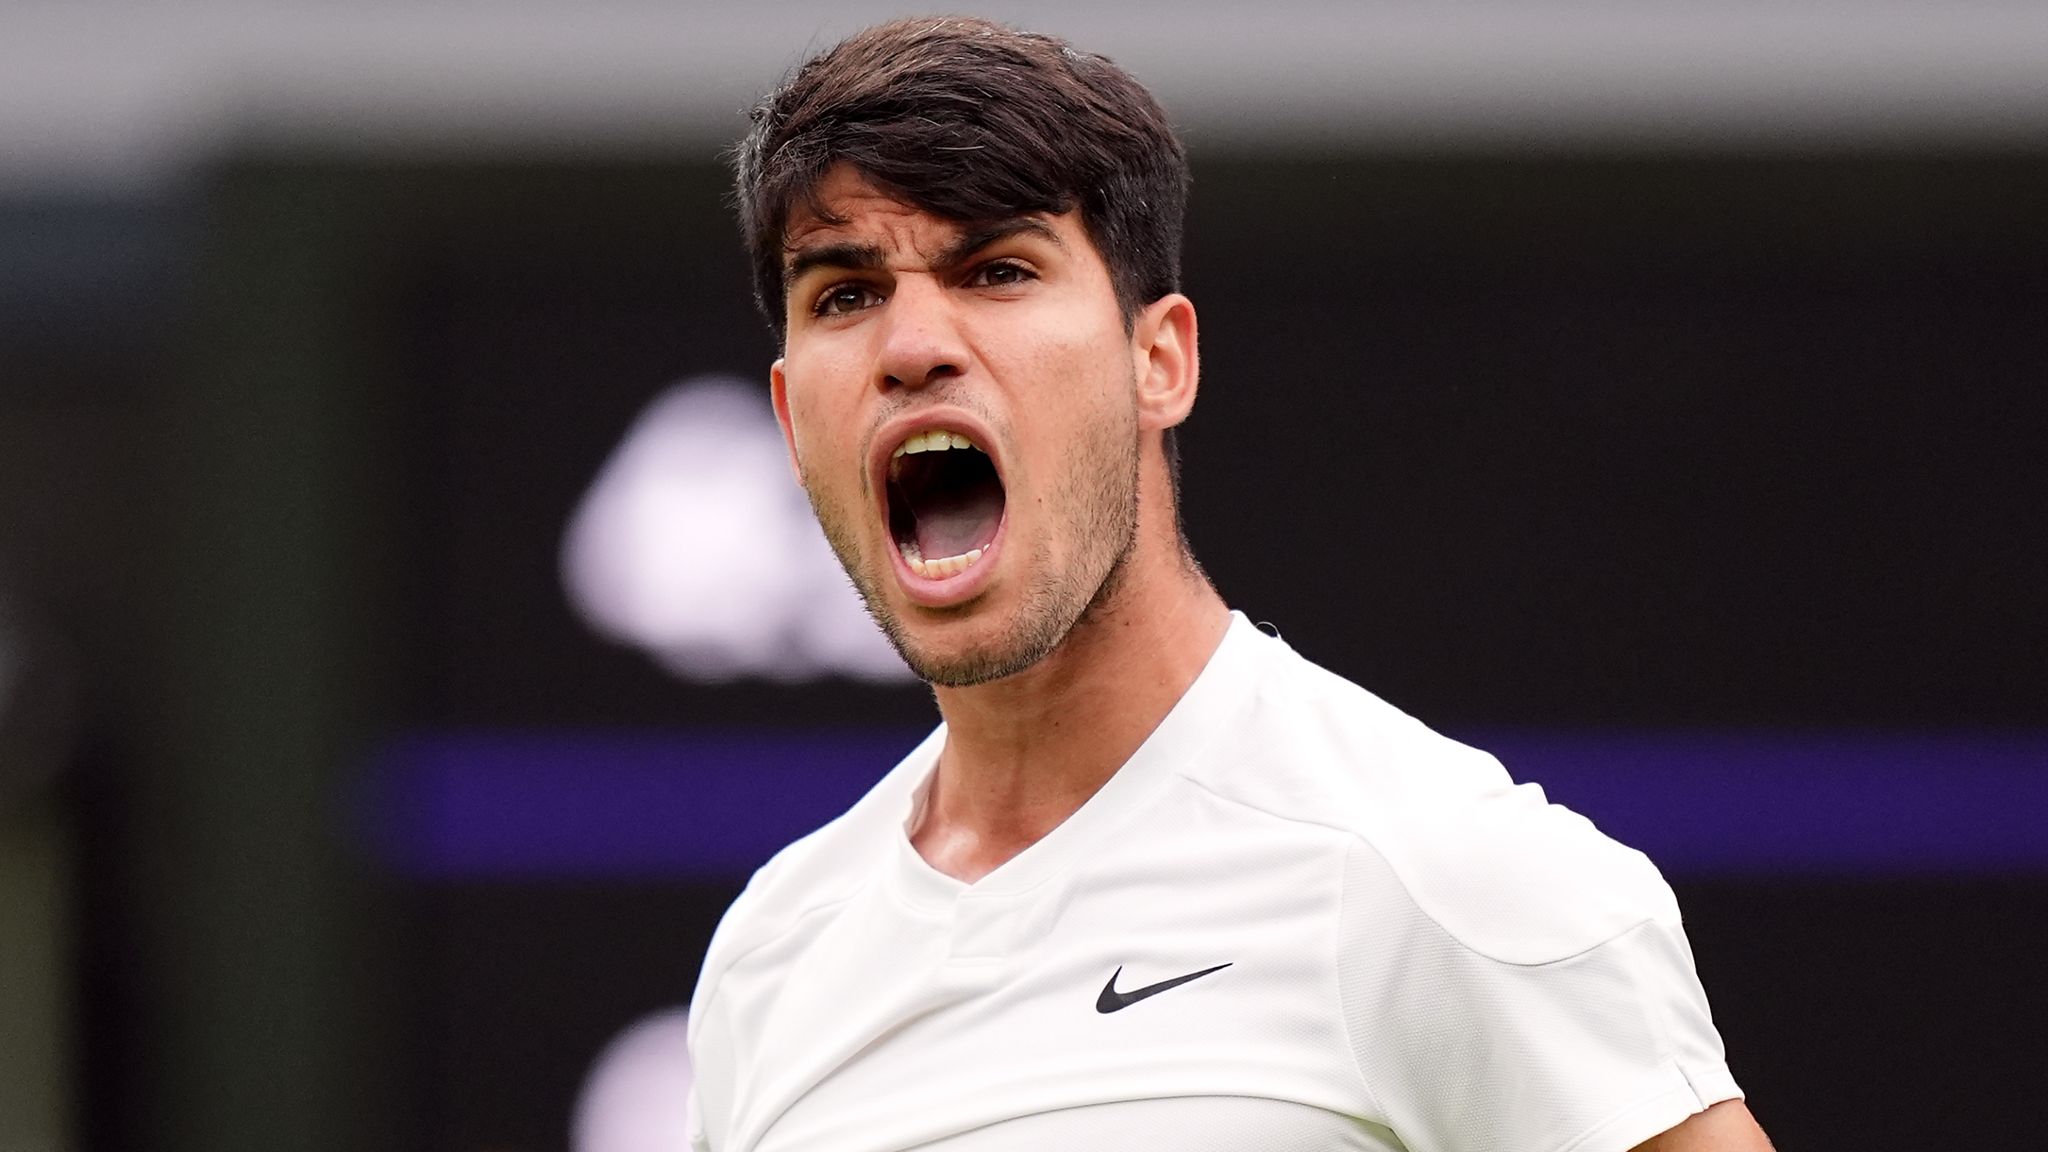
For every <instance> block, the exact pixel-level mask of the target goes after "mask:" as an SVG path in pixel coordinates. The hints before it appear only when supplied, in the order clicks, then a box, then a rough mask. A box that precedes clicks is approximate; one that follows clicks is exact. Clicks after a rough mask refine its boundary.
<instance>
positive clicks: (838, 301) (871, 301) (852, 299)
mask: <svg viewBox="0 0 2048 1152" xmlns="http://www.w3.org/2000/svg"><path fill="white" fill-rule="evenodd" d="M880 299H881V296H880V295H879V294H878V293H876V291H875V290H874V289H873V288H870V287H868V286H867V285H865V284H855V283H846V284H834V285H833V286H832V287H830V288H827V289H825V291H824V292H822V293H820V294H819V296H818V302H817V303H816V304H814V305H812V306H811V314H812V315H814V316H844V315H846V314H847V313H850V312H858V311H860V310H861V309H863V308H872V307H874V306H875V304H876V303H877V302H878V301H880Z"/></svg>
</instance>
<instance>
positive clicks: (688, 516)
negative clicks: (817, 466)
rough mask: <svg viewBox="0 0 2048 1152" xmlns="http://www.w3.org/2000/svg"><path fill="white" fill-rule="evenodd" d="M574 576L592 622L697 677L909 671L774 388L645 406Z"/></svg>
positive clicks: (721, 386) (702, 383)
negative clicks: (822, 516)
mask: <svg viewBox="0 0 2048 1152" xmlns="http://www.w3.org/2000/svg"><path fill="white" fill-rule="evenodd" d="M562 579H563V584H564V585H565V586H566V588H567V590H568V593H569V599H570V602H571V603H572V604H574V605H575V607H576V610H577V611H578V612H579V613H581V614H582V616H583V618H584V619H585V620H586V621H588V622H589V623H590V625H591V627H592V628H594V629H596V630H597V631H598V632H599V633H601V634H602V635H604V636H606V637H608V638H610V639H612V640H615V641H618V642H620V643H623V644H629V645H632V646H634V647H637V648H641V649H643V650H645V651H646V652H648V653H649V654H650V655H652V656H653V657H654V658H655V659H656V660H658V661H660V662H661V664H662V665H663V666H664V667H666V668H668V669H669V670H670V671H672V672H674V673H675V674H676V675H678V676H681V677H684V678H686V679H691V680H704V681H714V682H715V681H724V680H731V679H735V678H738V677H743V676H759V677H766V678H769V679H775V680H801V679H807V678H812V677H817V676H825V675H844V676H853V677H857V678H860V679H866V680H900V679H908V678H909V677H910V670H909V669H908V668H906V667H905V666H904V664H903V662H902V660H901V659H899V658H898V657H897V655H896V652H895V650H894V649H893V648H891V647H890V646H889V644H888V642H887V641H886V640H885V639H883V637H882V634H881V632H880V630H879V629H877V628H876V627H875V624H874V622H873V621H872V620H870V619H869V618H868V615H867V612H866V610H865V609H864V608H863V607H862V606H861V603H860V598H859V597H858V596H857V595H855V593H854V591H853V587H852V585H851V584H850V583H849V582H848V580H847V578H846V574H845V572H844V571H842V570H841V569H840V567H839V562H838V560H837V559H836V558H835V557H834V556H833V555H832V550H831V548H830V547H829V546H828V545H827V544H826V543H825V537H824V534H823V533H821V532H820V531H819V530H818V525H817V521H816V520H814V519H813V518H812V516H811V509H810V505H809V504H808V503H807V502H806V501H805V499H804V496H803V492H802V490H801V489H799V488H798V487H797V486H796V484H795V482H794V481H793V480H792V479H791V477H790V472H789V464H788V457H787V455H786V454H785V452H784V449H783V445H782V434H781V432H780V431H779V430H778V429H777V428H776V426H775V417H774V415H773V413H772V412H770V410H769V408H768V402H767V397H766V394H765V390H764V389H763V388H762V387H760V386H758V385H754V384H748V383H745V382H743V381H740V380H737V379H734V378H731V377H723V376H701V377H695V378H693V379H690V380H686V381H684V382H682V383H680V384H677V385H675V386H673V387H671V388H669V389H668V390H667V391H666V392H663V393H662V394H661V395H660V396H658V397H656V398H655V400H654V402H653V403H652V404H650V405H648V407H647V409H646V411H644V412H642V413H641V414H640V417H639V419H638V420H636V421H635V422H634V425H633V428H632V430H631V431H629V432H628V433H627V434H626V438H625V441H624V442H623V443H622V444H620V445H619V447H618V448H617V449H616V450H615V451H614V452H613V453H612V457H611V459H610V460H607V461H606V462H605V465H604V467H603V469H602V470H600V471H599V473H598V476H597V480H596V482H595V483H594V484H593V485H592V486H591V489H590V491H589V493H588V494H586V495H585V496H584V498H583V502H582V504H581V505H580V506H579V507H578V508H577V510H576V513H575V515H574V517H573V518H572V519H571V520H570V522H569V529H568V532H567V534H566V536H565V537H564V540H563V549H562Z"/></svg>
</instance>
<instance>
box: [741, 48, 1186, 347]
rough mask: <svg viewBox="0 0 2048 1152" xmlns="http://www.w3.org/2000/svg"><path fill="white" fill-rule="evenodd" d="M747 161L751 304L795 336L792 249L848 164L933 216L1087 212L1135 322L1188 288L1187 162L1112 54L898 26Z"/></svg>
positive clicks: (771, 101)
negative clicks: (1184, 279) (788, 262)
mask: <svg viewBox="0 0 2048 1152" xmlns="http://www.w3.org/2000/svg"><path fill="white" fill-rule="evenodd" d="M753 121H754V126H753V129H752V130H751V131H750V132H748V134H747V137H746V139H745V140H743V141H742V142H741V143H740V145H739V148H738V150H737V155H736V162H735V168H736V170H737V171H736V175H737V189H736V191H737V198H738V201H739V216H740V227H741V230H742V231H743V232H744V233H745V235H746V241H747V246H748V249H749V250H750V252H751V253H752V256H753V264H754V295H755V300H756V301H757V302H758V303H759V304H760V306H761V311H762V312H763V313H764V314H765V315H766V316H767V319H768V323H769V324H770V325H771V326H772V327H773V328H774V330H775V332H776V333H777V334H778V335H780V334H782V331H783V322H784V317H783V308H784V304H785V302H784V300H783V281H782V269H783V239H784V236H785V234H786V231H787V229H788V224H789V219H790V214H791V212H792V211H794V210H795V208H796V207H797V205H798V204H799V203H801V204H802V205H803V206H804V207H805V208H806V209H807V210H808V211H810V212H813V213H815V214H816V215H817V216H819V217H820V218H821V219H826V220H830V219H831V217H830V215H829V214H828V213H826V212H825V211H824V210H823V206H822V205H821V204H819V203H818V200H817V189H818V185H819V183H820V182H821V181H822V180H823V179H824V176H825V173H826V172H827V170H829V169H830V168H831V167H832V166H833V165H835V164H841V163H844V164H849V165H852V166H853V167H854V168H856V169H857V170H859V171H860V172H861V174H862V175H864V176H865V177H867V178H868V179H869V180H870V181H872V182H874V183H875V184H877V185H878V186H880V187H882V188H883V189H884V190H886V191H887V192H889V193H890V194H891V195H892V196H896V197H899V198H901V199H902V200H903V202H904V203H907V204H910V205H913V206H915V207H918V208H921V209H923V210H925V211H927V212H930V213H932V214H934V215H936V216H942V217H945V218H947V219H951V220H958V221H962V222H981V221H990V222H992V221H996V220H1001V219H1006V218H1009V217H1013V216H1017V215H1021V214H1025V213H1033V212H1044V213H1049V214H1058V213H1062V212H1066V211H1069V210H1071V209H1074V208H1079V209H1080V213H1081V223H1082V225H1083V226H1084V227H1085V228H1086V229H1087V231H1088V236H1089V239H1091V240H1092V241H1093V242H1094V244H1095V247H1096V250H1097V251H1098V252H1099V253H1100V254H1101V256H1102V259H1103V263H1105V264H1106V265H1108V267H1109V275H1110V283H1111V284H1112V285H1113V286H1114V288H1115V290H1116V296H1117V303H1118V304H1119V305H1120V306H1121V307H1122V309H1123V314H1124V320H1125V323H1126V324H1128V323H1129V322H1130V320H1131V318H1132V317H1133V316H1135V315H1136V314H1137V311H1138V310H1139V309H1140V308H1142V307H1144V306H1145V305H1146V304H1148V303H1150V302H1152V301H1154V300H1157V299H1158V298H1160V297H1161V296H1164V295H1166V294H1167V293H1169V292H1174V291H1178V290H1179V287H1180V244H1181V220H1182V216H1183V214H1184V213H1185V210H1186V205H1187V189H1188V165H1187V156H1186V153H1185V152H1184V151H1183V150H1182V148H1181V145H1180V141H1179V140H1177V139H1175V137H1174V135H1173V130H1172V129H1171V128H1170V127H1168V126H1167V122H1166V113H1165V112H1164V111H1163V110H1162V109H1161V108H1160V107H1159V104H1158V102H1157V101H1155V100H1154V99H1153V98H1152V94H1151V93H1149V92H1147V91H1145V89H1144V88H1143V87H1142V86H1140V85H1139V84H1138V82H1137V81H1136V80H1133V79H1132V78H1131V77H1130V75H1129V74H1128V73H1126V72H1124V71H1123V70H1122V69H1121V68H1118V67H1117V66H1116V65H1115V64H1112V63H1111V62H1110V61H1109V60H1108V59H1106V58H1104V57H1102V56H1097V55H1093V54H1090V53H1086V52H1079V51H1076V50H1075V49H1073V48H1072V47H1070V46H1068V45H1067V44H1066V42H1065V41H1062V40H1058V39H1055V38H1053V37H1050V36H1041V35H1037V34H1034V33H1029V32H1020V31H1017V30H1016V29H1013V28H1007V27H1004V26H1003V25H1000V24H994V23H990V22H988V21H986V20H976V19H970V18H959V17H946V18H923V19H912V20H896V21H892V22H890V23H887V24H881V25H877V26H875V27H873V28H870V29H868V30H866V31H864V32H860V33H858V34H856V35H854V36H852V37H850V38H848V39H846V40H843V41H841V42H840V43H839V44H837V45H836V46H834V47H832V48H830V49H828V50H827V51H825V52H822V53H819V54H818V55H816V56H813V57H812V58H811V59H809V60H808V61H806V62H804V64H803V65H802V66H800V67H799V68H797V70H796V71H795V73H793V74H792V75H791V76H790V77H789V78H788V79H787V80H786V81H785V82H784V83H783V84H782V86H781V87H779V88H777V89H776V90H775V91H774V92H772V93H770V94H769V95H768V96H767V98H765V99H764V100H762V101H761V103H760V104H759V105H758V106H757V107H756V108H755V109H754V111H753Z"/></svg>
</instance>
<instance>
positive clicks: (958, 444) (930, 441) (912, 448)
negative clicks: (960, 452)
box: [889, 428, 978, 460]
mask: <svg viewBox="0 0 2048 1152" xmlns="http://www.w3.org/2000/svg"><path fill="white" fill-rule="evenodd" d="M974 447H975V444H974V441H972V440H969V439H968V438H967V437H965V436H962V435H961V434H960V433H958V432H947V431H944V430H942V429H938V428H934V429H932V430H931V431H929V432H918V433H914V434H912V435H911V437H910V438H909V439H907V440H905V441H904V442H903V443H901V444H898V445H897V446H896V451H895V452H893V453H891V454H890V456H889V458H890V459H891V460H894V459H895V458H896V457H898V456H914V455H916V454H917V453H919V452H944V451H946V450H947V449H949V448H974ZM977 451H978V449H977Z"/></svg>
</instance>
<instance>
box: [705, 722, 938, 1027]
mask: <svg viewBox="0 0 2048 1152" xmlns="http://www.w3.org/2000/svg"><path fill="white" fill-rule="evenodd" d="M943 731H944V730H943V729H940V730H939V731H935V732H934V733H933V734H932V735H931V736H930V737H928V738H927V739H926V740H925V741H924V742H923V743H922V744H920V745H918V747H917V748H916V749H914V750H913V751H912V752H911V753H910V754H909V755H908V756H906V757H904V758H903V760H902V761H901V762H899V763H898V764H897V765H896V767H895V768H893V769H892V770H891V771H890V772H889V773H888V774H887V775H886V776H884V777H883V778H882V780H881V781H880V782H878V783H877V784H876V785H875V786H874V787H873V788H872V789H870V790H869V791H868V793H867V794H866V795H865V796H863V797H861V799H860V800H858V801H856V802H855V803H854V805H853V807H851V808H849V809H847V810H846V811H845V812H843V813H841V814H840V815H839V816H838V817H836V818H834V819H833V820H832V821H830V822H829V823H827V824H825V825H824V826H823V827H821V828H819V829H818V830H816V831H815V832H812V833H810V834H809V835H807V836H805V837H803V838H802V839H799V840H797V841H795V842H793V843H791V844H790V845H789V846H787V847H785V848H783V849H782V850H781V851H780V852H777V853H776V854H775V855H774V857H772V858H771V859H770V860H769V861H768V862H767V863H766V864H763V865H762V866H761V867H760V868H759V869H757V870H756V871H755V872H754V875H753V876H752V878H751V879H749V880H748V881H747V886H746V888H745V889H744V890H743V891H741V893H740V894H739V896H738V898H737V899H735V900H734V901H733V902H732V905H731V906H730V907H729V908H727V909H726V911H725V915H724V916H723V917H722V918H721V919H720V920H719V923H718V930H717V931H716V932H715V933H713V935H712V938H711V946H710V948H709V949H708V950H707V951H706V953H705V956H704V967H703V970H702V972H701V973H700V974H699V976H698V978H697V990H696V993H695V995H694V996H693V998H692V1002H693V1011H695V1010H696V1009H698V1008H701V1007H702V1006H703V1005H704V1004H705V1003H706V1002H707V1001H708V1000H709V999H710V997H711V995H712V994H713V993H714V992H715V991H716V989H717V986H718V983H719V981H720V979H721V978H722V977H723V976H724V975H725V973H726V972H728V971H729V970H731V968H732V967H733V966H734V965H735V964H737V963H740V962H742V961H744V960H745V958H746V957H747V956H749V955H751V954H753V953H755V952H758V951H760V950H761V949H762V948H764V947H766V946H768V945H770V944H773V943H775V942H777V941H779V940H783V939H786V938H787V937H789V936H790V935H792V934H794V933H797V932H799V931H801V930H802V929H803V926H804V925H805V924H806V923H807V922H810V921H811V920H812V919H813V918H814V917H815V916H818V915H820V914H823V913H826V912H828V911H829V910H830V909H832V908H834V907H837V906H838V905H840V904H843V903H845V902H846V901H847V900H849V899H851V898H852V897H853V896H855V895H856V894H858V893H859V892H860V890H861V889H862V888H863V887H865V886H866V885H867V884H868V883H869V882H870V881H871V880H872V878H873V877H874V875H875V873H876V871H877V868H878V867H879V866H880V864H881V863H882V853H884V852H885V851H887V850H888V849H889V847H890V846H891V841H890V839H889V837H888V833H889V832H890V830H892V829H893V828H895V827H896V826H897V823H898V822H899V821H900V819H901V814H902V809H903V806H904V805H906V804H908V803H909V797H910V792H911V790H912V789H913V788H914V787H915V786H916V784H917V782H918V780H919V779H920V778H921V777H922V775H923V772H924V770H925V768H926V767H928V766H929V763H930V760H931V758H932V756H934V755H935V754H936V750H937V747H938V744H939V742H941V741H942V739H943Z"/></svg>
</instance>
